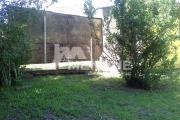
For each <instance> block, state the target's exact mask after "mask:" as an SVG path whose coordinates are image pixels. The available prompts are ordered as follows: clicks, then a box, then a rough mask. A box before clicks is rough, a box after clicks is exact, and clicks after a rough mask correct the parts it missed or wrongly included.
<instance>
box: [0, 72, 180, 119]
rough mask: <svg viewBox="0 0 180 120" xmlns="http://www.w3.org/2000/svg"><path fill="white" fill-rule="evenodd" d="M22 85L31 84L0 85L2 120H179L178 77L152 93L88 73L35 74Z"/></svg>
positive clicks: (164, 83) (179, 88)
mask: <svg viewBox="0 0 180 120" xmlns="http://www.w3.org/2000/svg"><path fill="white" fill-rule="evenodd" d="M178 72H179V73H180V71H178ZM23 84H24V85H31V86H32V87H30V88H24V89H20V90H17V89H16V87H3V88H0V120H4V119H7V120H15V119H16V120H17V119H18V120H21V119H22V120H25V119H33V120H145V119H146V120H180V76H179V75H176V76H174V77H172V78H169V79H162V80H161V81H160V83H159V86H158V87H157V88H156V89H153V90H150V91H146V90H141V89H132V88H127V87H125V85H124V81H123V80H122V79H119V78H103V77H88V76H86V75H70V76H43V77H35V78H31V79H28V80H25V81H24V83H23Z"/></svg>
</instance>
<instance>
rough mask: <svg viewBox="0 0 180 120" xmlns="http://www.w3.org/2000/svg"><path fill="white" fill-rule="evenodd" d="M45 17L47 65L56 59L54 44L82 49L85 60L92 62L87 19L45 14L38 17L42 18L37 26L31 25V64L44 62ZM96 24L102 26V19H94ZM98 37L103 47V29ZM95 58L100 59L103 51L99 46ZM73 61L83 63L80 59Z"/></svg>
mask: <svg viewBox="0 0 180 120" xmlns="http://www.w3.org/2000/svg"><path fill="white" fill-rule="evenodd" d="M44 15H46V26H47V28H46V36H47V48H46V49H47V63H51V62H52V61H53V59H54V44H60V47H61V46H62V47H69V49H70V50H71V49H72V47H81V48H82V50H83V52H84V55H85V56H86V59H84V60H83V61H85V60H90V53H89V49H88V48H89V47H90V39H91V27H90V26H89V21H88V19H87V18H86V17H81V16H75V15H67V14H60V13H53V12H48V11H47V12H45V13H41V14H39V15H38V17H39V18H40V20H39V22H38V23H37V24H36V25H29V26H28V28H29V30H31V32H30V34H31V43H32V46H33V51H32V58H31V59H30V60H29V63H43V62H44ZM94 21H95V24H98V25H100V26H101V24H102V19H94ZM97 35H98V37H99V38H100V44H101V45H102V43H103V42H102V28H99V30H98V31H97ZM95 51H96V52H95V58H96V60H98V59H99V57H100V55H101V53H102V50H101V48H100V47H99V46H97V45H96V47H95ZM73 61H82V60H80V59H78V58H76V59H74V60H73Z"/></svg>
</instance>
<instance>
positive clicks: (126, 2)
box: [104, 0, 179, 89]
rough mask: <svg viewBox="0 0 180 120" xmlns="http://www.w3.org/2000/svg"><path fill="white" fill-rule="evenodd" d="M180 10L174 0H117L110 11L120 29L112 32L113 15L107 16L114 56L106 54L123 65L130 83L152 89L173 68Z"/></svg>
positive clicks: (107, 32) (110, 47)
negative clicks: (127, 62) (126, 63)
mask: <svg viewBox="0 0 180 120" xmlns="http://www.w3.org/2000/svg"><path fill="white" fill-rule="evenodd" d="M178 13H179V3H176V2H175V0H155V1H154V0H152V1H142V0H115V5H114V6H113V7H112V9H111V14H112V16H113V18H114V19H115V20H116V29H117V31H116V32H111V30H110V27H109V25H110V22H111V18H112V17H111V16H110V17H109V16H106V17H105V25H106V26H105V35H106V40H107V44H106V46H105V47H106V48H107V50H108V52H109V53H110V55H111V56H104V57H105V58H106V59H107V60H108V61H109V63H111V64H115V65H116V66H117V67H119V66H120V68H121V71H120V72H121V73H122V75H123V77H124V79H125V80H126V83H127V85H128V86H132V87H136V88H144V89H150V88H151V87H153V85H154V84H156V83H157V81H158V80H159V79H160V77H161V75H163V74H165V73H166V72H167V71H170V70H171V69H172V68H173V65H174V62H175V61H176V59H177V56H176V46H175V45H174V44H173V42H174V41H175V40H177V34H176V33H177V26H178V24H177V23H178V20H177V19H178V18H179V16H178ZM169 56H171V58H170V57H169ZM109 57H111V58H109ZM127 60H128V61H129V63H130V64H129V65H125V64H124V62H125V61H127ZM127 67H128V69H127ZM130 69H131V70H130Z"/></svg>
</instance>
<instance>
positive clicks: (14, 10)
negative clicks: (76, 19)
mask: <svg viewBox="0 0 180 120" xmlns="http://www.w3.org/2000/svg"><path fill="white" fill-rule="evenodd" d="M44 2H45V1H44V0H42V1H40V0H29V1H22V0H1V1H0V3H1V4H0V5H1V6H0V63H1V64H0V85H3V86H4V85H8V86H10V85H12V84H16V82H19V81H21V69H20V65H22V64H24V63H26V62H27V61H28V59H29V58H30V56H31V47H32V46H31V45H30V35H29V33H30V32H31V30H30V29H28V27H27V26H28V25H29V26H33V25H34V24H35V23H36V21H37V20H38V18H37V14H38V12H39V11H37V10H35V9H40V8H41V6H42V4H43V3H44ZM53 2H56V0H52V3H53ZM25 8H31V9H25Z"/></svg>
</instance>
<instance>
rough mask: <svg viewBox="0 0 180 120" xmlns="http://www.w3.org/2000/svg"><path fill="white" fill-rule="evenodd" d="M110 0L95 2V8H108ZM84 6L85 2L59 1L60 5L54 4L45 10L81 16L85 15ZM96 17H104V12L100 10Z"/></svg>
mask: <svg viewBox="0 0 180 120" xmlns="http://www.w3.org/2000/svg"><path fill="white" fill-rule="evenodd" d="M109 1H110V0H93V5H94V6H95V7H103V6H108V5H109V3H110V2H109ZM49 4H50V1H49V2H47V3H46V4H45V6H47V5H49ZM83 4H84V0H58V3H54V4H53V5H51V6H49V7H48V8H45V10H47V11H52V12H59V13H66V14H74V15H81V16H85V15H84V14H83V12H84V11H83ZM95 17H103V16H102V11H101V10H99V11H98V12H97V14H96V15H95Z"/></svg>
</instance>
